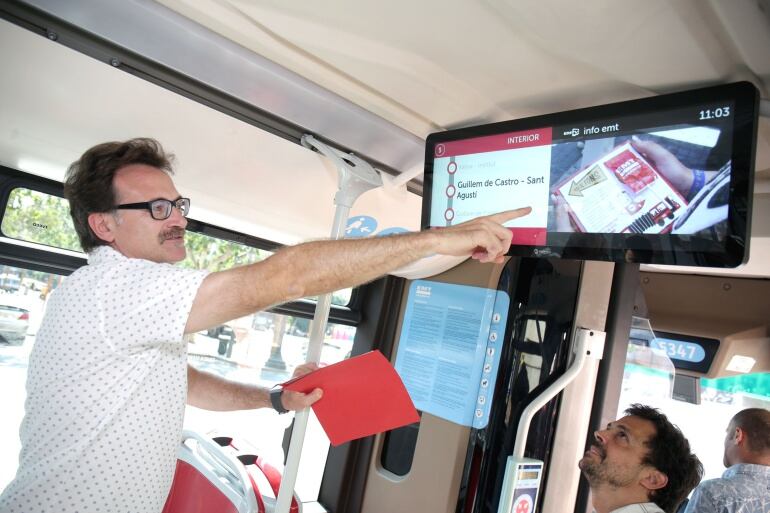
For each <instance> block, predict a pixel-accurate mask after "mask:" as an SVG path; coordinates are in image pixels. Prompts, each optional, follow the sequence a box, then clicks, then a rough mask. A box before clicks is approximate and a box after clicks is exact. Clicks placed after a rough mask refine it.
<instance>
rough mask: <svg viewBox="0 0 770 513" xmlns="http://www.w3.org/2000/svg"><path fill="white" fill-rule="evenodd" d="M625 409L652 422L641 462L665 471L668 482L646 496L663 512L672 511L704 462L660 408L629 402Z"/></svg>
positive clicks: (698, 475) (700, 472)
mask: <svg viewBox="0 0 770 513" xmlns="http://www.w3.org/2000/svg"><path fill="white" fill-rule="evenodd" d="M625 413H626V415H633V416H634V417H640V418H642V419H646V420H649V421H650V422H652V423H653V424H654V425H655V435H654V436H653V437H652V438H650V440H648V441H647V443H646V445H647V447H648V449H649V451H648V452H647V455H646V456H645V457H644V459H643V460H642V463H643V464H645V465H650V466H652V467H654V468H656V469H658V470H659V471H661V472H663V473H664V474H666V477H668V484H666V486H664V487H663V488H660V489H658V490H651V491H650V494H649V498H650V501H652V502H654V503H655V504H657V505H658V507H660V509H662V510H663V511H665V512H666V513H674V512H675V511H676V509H677V507H679V505H680V504H681V503H682V501H683V500H684V499H685V497H687V494H689V493H690V491H692V489H693V488H695V487H696V486H697V485H698V483H699V482H700V480H701V477H702V476H703V465H702V464H701V462H700V460H699V459H698V457H697V456H695V454H693V453H692V451H691V450H690V443H689V442H688V441H687V439H686V438H685V437H684V435H683V434H682V432H681V431H680V430H679V428H678V427H676V426H675V425H673V424H672V423H671V421H669V420H668V418H667V417H666V416H665V415H664V414H662V413H661V412H660V411H658V410H657V409H655V408H652V407H650V406H645V405H643V404H632V405H631V406H630V407H629V408H628V409H627V410H626V412H625Z"/></svg>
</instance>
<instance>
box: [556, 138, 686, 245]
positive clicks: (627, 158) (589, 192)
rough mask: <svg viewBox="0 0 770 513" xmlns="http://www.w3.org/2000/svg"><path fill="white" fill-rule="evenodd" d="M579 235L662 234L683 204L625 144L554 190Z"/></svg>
mask: <svg viewBox="0 0 770 513" xmlns="http://www.w3.org/2000/svg"><path fill="white" fill-rule="evenodd" d="M558 193H559V194H560V195H561V197H562V198H563V199H564V202H565V203H566V204H567V205H568V206H569V212H570V215H571V216H572V218H573V220H574V222H575V225H576V227H577V228H578V229H579V231H583V232H591V233H661V232H664V231H668V230H670V229H671V225H672V224H673V223H674V221H675V220H677V218H679V217H680V216H681V215H682V214H683V213H684V208H683V206H686V205H687V202H686V200H685V199H684V198H683V197H682V196H681V194H680V193H679V192H678V191H677V190H676V189H674V187H673V186H672V185H671V184H670V183H669V182H668V181H667V180H666V179H665V178H664V177H663V176H661V175H660V174H659V173H658V171H656V170H655V168H654V167H653V166H652V165H651V164H650V163H649V162H647V160H645V158H644V157H642V156H641V155H640V154H639V153H638V152H637V151H636V150H635V149H634V148H633V147H632V146H631V145H630V144H629V143H625V144H622V145H620V146H618V147H616V148H615V149H614V150H612V151H611V152H610V153H608V154H606V155H604V156H603V157H602V158H601V159H599V160H597V161H596V162H594V163H592V164H591V165H589V166H588V167H587V168H586V169H584V170H582V171H581V172H579V173H578V174H576V175H574V176H573V177H572V178H570V179H569V180H567V181H566V182H565V183H564V184H563V185H561V186H560V187H559V188H558Z"/></svg>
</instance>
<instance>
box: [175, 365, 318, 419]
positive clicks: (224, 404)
mask: <svg viewBox="0 0 770 513" xmlns="http://www.w3.org/2000/svg"><path fill="white" fill-rule="evenodd" d="M317 368H318V365H316V364H315V363H305V364H302V365H299V366H297V368H296V369H295V370H294V374H293V377H297V376H302V375H304V374H307V373H308V372H312V371H314V370H316V369H317ZM269 394H270V391H269V390H268V389H266V388H264V387H260V386H258V385H250V384H246V383H237V382H235V381H228V380H226V379H224V378H221V377H219V376H216V375H214V374H211V373H208V372H203V371H199V370H197V369H195V368H194V367H192V366H191V365H188V366H187V404H189V405H191V406H195V407H196V408H203V409H205V410H212V411H233V410H253V409H256V408H270V407H272V404H271V403H270V395H269ZM322 395H323V394H322V392H321V389H320V388H316V389H315V390H313V391H312V392H310V393H307V394H303V393H301V392H292V391H290V390H284V392H283V394H282V395H281V402H282V404H283V407H284V408H286V409H287V410H292V411H295V410H302V409H304V408H307V407H308V406H310V405H311V404H313V403H314V402H316V401H317V400H319V399H320V398H321V396H322Z"/></svg>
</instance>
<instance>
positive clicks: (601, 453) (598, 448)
mask: <svg viewBox="0 0 770 513" xmlns="http://www.w3.org/2000/svg"><path fill="white" fill-rule="evenodd" d="M591 447H593V448H596V451H597V452H598V453H599V456H601V458H602V459H605V458H606V457H607V451H605V450H604V447H602V446H601V445H599V444H595V443H592V444H591Z"/></svg>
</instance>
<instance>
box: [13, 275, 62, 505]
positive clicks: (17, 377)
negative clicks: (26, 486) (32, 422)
mask: <svg viewBox="0 0 770 513" xmlns="http://www.w3.org/2000/svg"><path fill="white" fill-rule="evenodd" d="M64 279H65V278H64V277H63V276H58V275H55V274H49V273H43V272H37V271H29V270H26V269H19V268H16V267H11V266H0V390H2V391H3V393H2V394H0V411H1V412H3V421H2V422H0V454H2V455H3V456H2V457H1V458H0V490H2V489H4V488H5V486H6V485H7V484H8V483H9V482H10V481H11V479H13V477H14V476H15V475H16V467H17V465H18V462H19V450H20V449H21V442H20V440H19V426H20V425H21V419H22V418H23V416H24V400H25V398H26V388H25V383H26V381H27V366H28V362H29V353H30V350H31V349H32V345H33V344H34V343H35V334H36V333H37V329H38V326H40V321H41V319H42V317H43V312H44V311H45V307H46V303H47V300H48V295H49V294H50V293H51V291H52V290H54V289H55V288H56V287H57V286H58V285H60V284H61V283H62V281H64Z"/></svg>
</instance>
